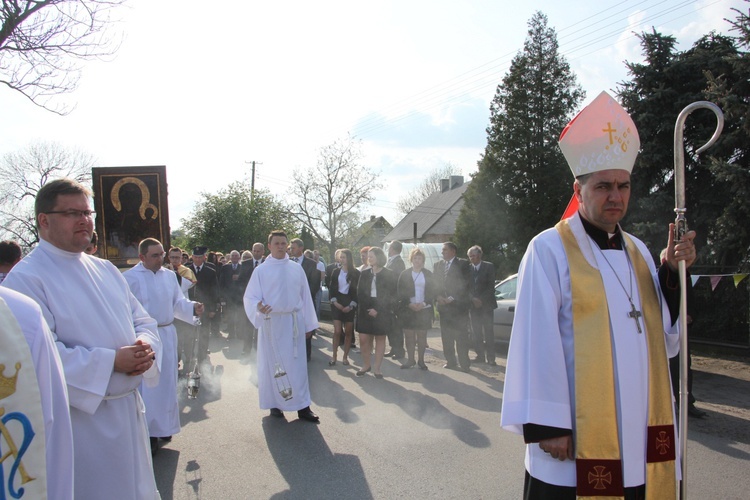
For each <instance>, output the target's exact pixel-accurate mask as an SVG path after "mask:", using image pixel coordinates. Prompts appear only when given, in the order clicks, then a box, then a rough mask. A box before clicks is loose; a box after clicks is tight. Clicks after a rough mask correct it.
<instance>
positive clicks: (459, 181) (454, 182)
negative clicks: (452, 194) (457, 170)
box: [450, 175, 464, 189]
mask: <svg viewBox="0 0 750 500" xmlns="http://www.w3.org/2000/svg"><path fill="white" fill-rule="evenodd" d="M463 183H464V176H463V175H451V187H450V188H451V189H455V188H457V187H459V186H462V185H463Z"/></svg>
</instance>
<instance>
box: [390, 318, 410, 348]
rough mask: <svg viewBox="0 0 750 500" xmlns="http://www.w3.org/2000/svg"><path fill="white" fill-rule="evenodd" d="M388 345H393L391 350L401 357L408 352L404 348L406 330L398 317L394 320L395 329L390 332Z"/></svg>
mask: <svg viewBox="0 0 750 500" xmlns="http://www.w3.org/2000/svg"><path fill="white" fill-rule="evenodd" d="M388 343H389V344H390V345H391V350H392V351H393V352H394V353H396V354H397V355H399V356H403V355H404V353H405V352H406V349H405V348H404V329H403V328H402V326H401V321H400V320H399V319H398V316H394V318H393V327H392V328H391V329H390V331H389V332H388Z"/></svg>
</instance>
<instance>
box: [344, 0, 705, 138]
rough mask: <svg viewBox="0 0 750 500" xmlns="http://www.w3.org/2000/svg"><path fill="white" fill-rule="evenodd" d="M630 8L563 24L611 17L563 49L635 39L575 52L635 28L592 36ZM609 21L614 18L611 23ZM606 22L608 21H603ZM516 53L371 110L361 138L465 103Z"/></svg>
mask: <svg viewBox="0 0 750 500" xmlns="http://www.w3.org/2000/svg"><path fill="white" fill-rule="evenodd" d="M644 3H648V2H646V1H642V2H639V3H638V4H636V6H638V5H641V4H644ZM664 3H667V1H666V0H665V1H662V2H660V3H659V4H656V5H661V4H664ZM693 3H695V0H687V1H681V2H680V3H678V4H675V5H670V6H667V7H665V8H664V9H662V10H660V11H658V12H656V13H653V14H650V15H648V16H647V17H646V18H644V19H643V20H641V21H639V23H646V22H652V21H657V20H659V19H662V18H664V17H665V16H668V15H670V14H673V13H675V12H677V11H680V10H682V9H684V8H686V7H688V6H689V5H690V4H693ZM717 3H719V0H717V1H716V2H713V3H711V4H708V5H706V6H704V7H701V9H699V10H703V9H705V8H708V7H711V6H713V5H715V4H717ZM629 12H633V6H632V5H629V6H628V7H625V8H622V9H620V10H618V11H615V12H612V9H611V8H606V9H603V10H601V11H599V12H598V13H596V14H593V15H591V16H588V17H586V18H585V19H582V20H581V21H577V22H576V23H573V24H572V25H570V26H568V27H566V28H563V29H562V30H560V31H559V33H562V32H565V31H569V30H572V29H573V28H574V27H576V26H579V25H581V24H582V23H585V22H587V21H589V20H592V19H595V18H597V17H599V16H600V15H601V14H605V13H608V14H609V15H608V16H607V17H604V18H602V19H599V20H597V21H595V22H592V23H587V24H585V25H584V28H582V29H580V30H576V31H573V32H572V33H571V34H569V35H564V36H562V37H560V38H559V40H567V39H570V38H571V37H574V38H573V39H572V40H573V42H575V41H580V43H578V44H577V45H573V46H572V47H571V48H570V49H568V50H566V51H561V52H564V55H565V56H566V58H568V59H569V60H578V59H580V58H582V57H586V56H588V55H591V54H593V53H596V52H598V51H601V50H604V49H605V48H608V47H612V46H615V45H616V44H618V43H622V42H623V41H626V40H628V39H632V38H633V37H635V36H636V35H635V34H632V35H630V36H629V37H627V38H625V39H622V40H619V41H617V42H612V43H609V44H606V45H604V46H602V47H599V48H598V49H596V50H593V51H589V52H587V53H585V54H583V55H580V56H575V54H576V53H577V52H580V51H582V50H585V49H586V48H588V47H592V46H594V45H596V44H598V43H600V42H601V41H602V40H606V39H611V38H612V37H613V36H614V35H617V34H618V33H622V32H623V31H624V30H628V29H634V28H635V27H636V24H635V22H633V23H629V24H627V26H626V27H625V28H624V30H623V29H622V28H613V29H612V30H609V31H607V32H605V33H604V34H600V35H597V36H596V38H594V39H590V37H591V36H594V35H595V34H596V33H600V32H601V31H602V30H605V29H607V28H609V27H611V26H616V25H619V24H620V23H621V22H622V21H623V19H625V20H627V16H628V15H629V14H625V17H624V18H623V17H622V15H623V14H624V13H629ZM688 15H690V13H686V14H682V15H680V16H677V17H673V18H671V19H668V20H667V21H665V22H673V21H675V20H676V19H680V18H683V17H686V16H688ZM612 19H614V21H612ZM607 21H610V22H608V23H607ZM602 23H607V24H604V25H602ZM582 32H583V33H582ZM587 38H589V39H587ZM516 53H518V52H517V51H514V52H509V53H507V54H505V55H503V56H501V57H500V58H496V59H493V60H491V61H489V62H487V63H485V64H482V65H480V66H477V67H475V68H473V69H470V70H468V71H466V72H463V73H461V74H459V75H458V76H456V77H454V78H451V79H449V80H446V81H444V82H442V83H440V84H438V85H436V86H433V87H431V88H429V89H426V90H425V91H422V92H419V93H417V94H414V95H412V96H410V97H407V98H404V99H401V100H399V101H396V102H395V103H393V104H391V105H389V106H386V107H384V108H382V109H381V110H380V111H376V112H372V113H369V114H368V115H366V116H365V117H364V118H363V119H362V120H360V121H358V122H357V124H356V125H357V130H356V133H357V137H359V138H364V137H371V136H373V135H377V134H378V133H382V132H384V131H388V130H393V129H395V128H397V125H400V124H401V123H402V122H404V121H406V120H410V119H413V118H415V117H417V116H420V115H423V114H425V112H426V111H430V110H433V109H435V108H437V107H441V106H445V105H446V104H461V103H464V102H467V101H470V100H473V99H475V98H476V97H473V93H474V92H476V91H478V90H483V89H485V90H486V89H487V87H488V86H489V85H496V84H497V82H498V81H499V80H500V78H501V75H502V74H503V72H504V71H506V70H507V68H508V67H509V65H510V62H511V58H512V56H514V54H516ZM457 92H458V93H457ZM388 114H395V115H396V117H395V118H393V119H390V120H387V119H386V118H385V117H386V116H387V115H388Z"/></svg>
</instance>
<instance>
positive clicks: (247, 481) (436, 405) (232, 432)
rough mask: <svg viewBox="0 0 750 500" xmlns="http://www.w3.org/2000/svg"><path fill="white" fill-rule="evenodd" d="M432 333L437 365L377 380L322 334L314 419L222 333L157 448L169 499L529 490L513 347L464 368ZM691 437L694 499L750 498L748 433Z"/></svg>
mask: <svg viewBox="0 0 750 500" xmlns="http://www.w3.org/2000/svg"><path fill="white" fill-rule="evenodd" d="M324 327H326V325H324ZM428 342H429V345H430V347H431V348H432V349H431V350H430V351H428V354H429V355H428V360H427V361H428V366H429V368H430V370H429V371H427V372H425V371H421V370H415V369H411V370H401V369H399V363H397V362H394V361H391V360H386V361H385V362H384V365H383V373H384V375H385V378H384V379H383V380H377V379H375V378H374V377H373V376H372V375H369V374H368V375H367V376H365V377H362V378H357V377H355V376H354V372H355V371H356V369H357V367H358V366H359V364H360V356H359V353H354V354H352V356H351V361H352V365H351V366H348V367H344V366H342V365H341V364H340V363H339V364H338V365H337V366H335V367H329V366H328V360H329V356H330V353H331V344H330V338H328V337H325V336H322V337H316V338H315V339H314V340H313V359H312V361H311V362H310V364H309V373H310V389H311V393H312V399H313V406H312V408H313V410H314V411H315V412H316V413H317V414H318V415H319V416H320V419H321V422H320V424H318V425H316V424H311V423H309V422H304V421H300V420H297V416H296V414H294V413H292V414H289V413H287V415H286V419H284V420H280V419H276V418H273V417H269V416H268V415H267V412H266V411H261V410H260V409H259V408H258V395H257V389H256V386H255V385H254V383H255V378H254V361H253V359H252V358H250V359H246V358H243V357H242V356H241V353H240V350H241V343H240V342H239V341H231V342H226V341H222V340H212V342H211V350H212V355H211V362H212V364H213V367H214V373H212V374H210V373H208V372H204V374H203V378H202V385H201V389H200V392H199V395H198V398H197V399H194V400H189V399H187V397H186V394H187V393H186V390H185V389H184V387H181V388H180V409H181V421H182V426H183V428H182V432H181V433H180V434H178V435H177V436H175V437H174V439H173V440H172V442H170V443H165V444H163V445H162V447H161V449H160V450H159V452H158V453H157V454H156V456H155V457H154V470H155V472H156V478H157V483H158V485H159V489H160V492H161V494H162V498H165V499H170V498H174V499H196V498H203V499H255V498H258V499H265V498H279V499H281V498H284V499H286V498H290V499H296V498H300V499H302V498H304V499H328V498H337V499H339V498H340V499H350V498H351V499H358V500H363V499H368V498H373V499H391V498H440V499H454V498H455V499H459V498H460V499H462V500H463V499H479V498H500V499H505V498H508V499H515V498H520V497H521V491H522V486H523V456H524V446H523V443H522V439H521V438H520V437H519V436H516V435H513V434H511V433H509V432H506V431H503V430H502V429H501V428H500V423H499V422H500V405H501V397H502V380H503V373H504V364H505V359H504V356H505V353H504V352H502V351H501V353H500V356H499V358H498V364H499V366H498V367H494V368H493V367H488V366H486V365H475V366H473V367H472V372H471V373H461V372H457V371H451V370H445V369H443V368H442V365H443V360H442V353H441V345H440V337H439V332H438V331H437V330H432V331H431V332H430V335H429V341H428ZM689 446H690V448H689V450H690V453H691V454H690V459H689V462H688V463H689V467H690V470H689V473H690V476H689V480H690V482H689V488H690V490H689V491H690V498H724V499H731V498H738V499H739V498H747V497H748V496H747V492H748V491H750V475H748V474H747V471H748V465H749V464H750V461H749V459H750V439H749V438H748V437H745V438H744V439H739V440H737V439H730V438H727V437H725V436H721V435H718V436H716V435H712V434H711V433H710V432H702V431H700V430H696V431H693V430H692V429H691V430H690V443H689Z"/></svg>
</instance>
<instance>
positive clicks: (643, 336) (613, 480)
mask: <svg viewBox="0 0 750 500" xmlns="http://www.w3.org/2000/svg"><path fill="white" fill-rule="evenodd" d="M639 147H640V141H639V139H638V133H637V131H636V128H635V124H634V123H633V121H632V119H631V118H630V116H628V114H627V113H626V112H625V110H624V109H622V107H620V105H619V104H618V103H617V102H616V101H615V100H614V99H612V98H611V97H610V96H609V95H608V94H607V93H606V92H602V94H600V95H599V96H598V97H597V98H596V99H595V100H594V101H593V102H592V103H591V104H590V105H589V106H588V107H586V108H585V109H584V110H583V111H581V113H579V115H578V116H577V117H576V118H575V119H574V120H573V121H571V122H570V124H568V126H567V127H566V128H565V130H564V131H563V133H562V135H561V137H560V148H561V149H562V151H563V154H564V155H565V158H566V160H567V161H568V163H569V165H570V168H571V170H572V171H573V175H574V177H575V182H574V183H573V190H574V200H575V202H577V203H578V205H579V206H578V210H577V212H575V213H574V214H573V215H572V216H571V217H569V218H566V219H564V220H562V221H561V222H559V223H558V224H557V225H556V226H555V227H554V228H552V229H548V230H546V231H544V232H542V233H541V234H539V235H537V236H536V237H535V238H534V239H533V240H532V241H531V243H530V244H529V247H528V249H527V251H526V254H525V255H524V258H523V260H522V261H521V265H520V268H519V275H518V276H519V278H518V291H517V304H516V316H515V320H514V324H513V331H512V335H511V342H510V347H509V351H508V366H507V372H506V379H505V390H504V395H503V409H502V417H501V420H502V426H503V427H504V428H506V429H508V430H510V431H512V432H515V433H518V434H522V435H523V436H524V440H525V441H526V443H527V446H526V460H525V465H526V479H525V482H524V498H535V499H547V498H550V499H552V498H554V499H556V500H558V499H567V498H570V499H574V498H576V495H578V496H614V497H619V498H623V497H624V498H647V499H660V498H674V497H675V495H676V479H677V474H678V471H679V467H677V466H676V464H677V459H678V458H679V457H676V444H677V441H676V439H675V438H676V433H675V426H674V412H673V405H672V391H671V387H670V382H669V371H668V367H667V357H668V356H672V355H674V353H675V352H676V351H677V349H678V335H677V324H676V320H677V315H678V313H679V280H678V279H677V273H676V270H677V265H678V262H679V261H685V263H686V264H687V265H688V266H689V265H691V264H692V263H693V261H694V260H695V255H696V254H695V247H694V246H693V238H694V237H695V233H694V232H693V231H690V232H688V233H687V234H686V235H685V236H684V238H683V241H682V242H680V243H677V242H675V241H674V238H673V236H672V230H673V227H672V225H671V224H670V228H669V231H668V238H667V240H668V250H667V259H666V263H665V265H662V266H661V268H660V269H659V270H658V271H657V269H656V268H655V267H654V263H653V259H652V257H651V255H650V253H649V251H648V249H647V248H646V246H645V245H644V244H643V243H642V242H641V241H640V240H638V239H636V238H635V237H633V236H631V235H629V234H627V233H625V231H623V229H622V228H621V227H620V225H619V222H620V220H621V219H622V218H623V217H624V216H625V213H626V211H627V208H628V201H629V197H630V182H631V180H630V172H631V170H632V167H633V163H634V162H635V157H636V154H637V151H638V148H639Z"/></svg>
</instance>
